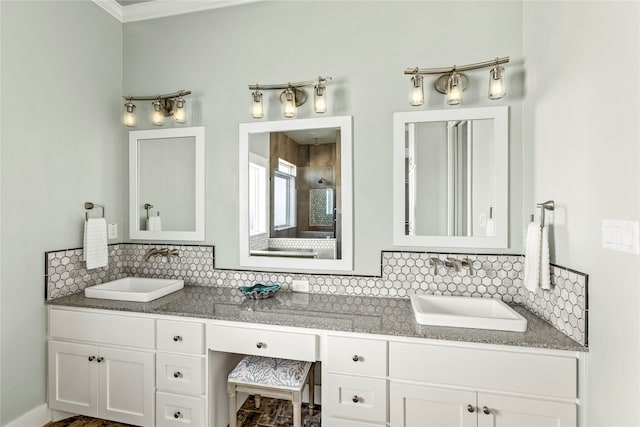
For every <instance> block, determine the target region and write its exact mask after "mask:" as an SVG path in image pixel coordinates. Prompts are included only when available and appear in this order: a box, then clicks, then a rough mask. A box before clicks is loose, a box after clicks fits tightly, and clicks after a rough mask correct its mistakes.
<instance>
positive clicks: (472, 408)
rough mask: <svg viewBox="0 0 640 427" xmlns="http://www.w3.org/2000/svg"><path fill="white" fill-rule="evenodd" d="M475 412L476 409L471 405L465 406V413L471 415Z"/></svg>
mask: <svg viewBox="0 0 640 427" xmlns="http://www.w3.org/2000/svg"><path fill="white" fill-rule="evenodd" d="M475 410H476V408H475V407H474V406H473V405H467V411H469V412H471V413H473V412H474V411H475Z"/></svg>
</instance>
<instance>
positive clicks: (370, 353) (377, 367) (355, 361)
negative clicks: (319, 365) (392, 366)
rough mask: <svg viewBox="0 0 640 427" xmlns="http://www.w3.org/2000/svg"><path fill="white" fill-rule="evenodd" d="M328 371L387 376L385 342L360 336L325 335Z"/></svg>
mask: <svg viewBox="0 0 640 427" xmlns="http://www.w3.org/2000/svg"><path fill="white" fill-rule="evenodd" d="M326 355H327V356H326V364H327V370H328V371H329V372H342V373H348V374H359V375H375V376H379V377H385V376H387V342H386V341H380V340H369V339H362V338H346V337H334V336H329V337H327V352H326Z"/></svg>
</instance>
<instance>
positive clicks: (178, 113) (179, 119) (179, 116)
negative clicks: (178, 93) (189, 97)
mask: <svg viewBox="0 0 640 427" xmlns="http://www.w3.org/2000/svg"><path fill="white" fill-rule="evenodd" d="M185 105H186V101H185V100H184V99H182V98H178V99H176V108H175V111H174V112H173V120H174V121H175V122H176V123H178V124H184V123H186V122H187V108H186V107H185Z"/></svg>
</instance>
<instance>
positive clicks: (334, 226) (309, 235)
mask: <svg viewBox="0 0 640 427" xmlns="http://www.w3.org/2000/svg"><path fill="white" fill-rule="evenodd" d="M339 153H340V128H322V129H303V130H295V131H282V132H263V133H254V134H251V135H250V137H249V168H248V173H249V177H248V185H249V191H248V196H249V203H248V210H249V212H248V216H249V240H250V242H249V252H250V255H251V256H264V257H291V258H307V259H340V256H341V240H340V231H339V227H340V224H339V215H338V214H337V212H338V211H339V204H340V202H339V200H340V187H341V186H340V181H341V177H340V168H339V167H337V162H338V161H339V158H340V155H339Z"/></svg>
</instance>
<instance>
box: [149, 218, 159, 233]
mask: <svg viewBox="0 0 640 427" xmlns="http://www.w3.org/2000/svg"><path fill="white" fill-rule="evenodd" d="M147 230H149V231H162V221H161V220H160V215H156V216H152V217H149V219H148V220H147Z"/></svg>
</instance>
